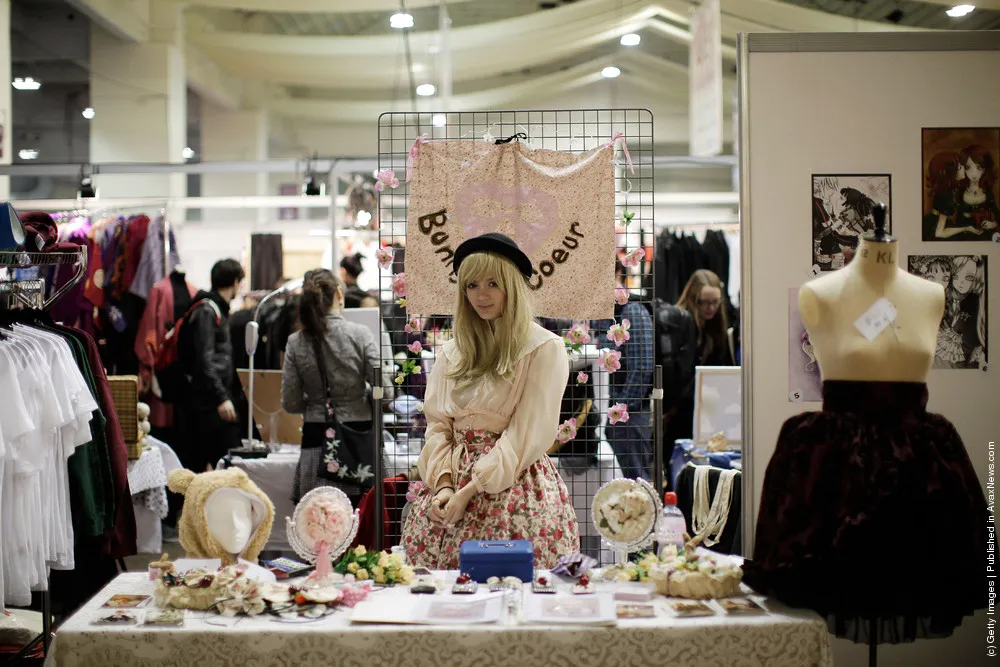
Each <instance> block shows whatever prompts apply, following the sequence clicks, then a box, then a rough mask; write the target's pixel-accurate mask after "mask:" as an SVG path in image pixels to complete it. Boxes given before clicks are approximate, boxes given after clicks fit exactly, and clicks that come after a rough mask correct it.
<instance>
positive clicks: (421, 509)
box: [402, 431, 580, 570]
mask: <svg viewBox="0 0 1000 667" xmlns="http://www.w3.org/2000/svg"><path fill="white" fill-rule="evenodd" d="M456 436H458V437H457V438H456V443H455V446H456V447H458V446H461V447H463V452H462V461H461V465H460V469H459V470H458V471H457V473H456V478H455V480H454V481H455V482H456V487H458V488H462V487H464V486H465V485H466V484H471V483H472V468H473V466H474V465H475V464H476V461H478V460H479V457H480V456H483V455H485V454H486V453H488V452H489V451H490V450H491V449H492V448H493V446H494V445H495V444H496V441H497V440H498V439H499V437H500V434H499V433H493V432H490V431H467V432H464V433H456ZM433 499H434V494H433V493H432V492H431V490H430V489H429V488H428V487H427V486H424V487H423V488H422V489H421V491H420V493H419V495H418V496H417V498H416V500H414V501H413V505H412V507H411V508H410V512H409V515H408V516H407V518H406V523H405V524H404V526H403V540H402V546H403V547H404V548H405V549H406V558H407V561H408V562H409V563H410V564H411V565H413V566H416V567H426V568H429V569H432V570H457V569H458V553H459V546H460V545H461V544H462V542H465V541H466V540H531V542H532V544H533V545H534V547H535V567H537V568H550V567H554V566H555V564H556V561H558V560H559V557H560V556H564V555H570V554H574V553H577V552H578V551H579V550H580V529H579V526H578V525H577V521H576V512H575V511H574V509H573V502H572V499H571V498H570V496H569V492H568V491H567V490H566V485H565V484H564V483H563V480H562V477H560V476H559V472H558V471H557V470H556V469H555V467H554V466H553V465H552V461H550V460H549V457H547V456H543V457H542V458H541V459H539V460H538V461H536V462H535V463H533V464H532V465H531V466H530V467H528V469H527V470H525V471H524V472H522V473H521V475H520V476H519V477H518V478H517V481H515V482H514V485H513V486H511V487H510V488H509V489H507V490H505V491H503V492H501V493H497V494H490V493H480V494H477V495H476V496H475V497H474V498H473V499H472V500H470V501H469V504H468V506H467V507H466V509H465V516H464V517H463V518H462V519H461V520H460V521H459V522H458V523H457V524H456V525H455V526H452V527H448V526H439V525H438V524H436V523H434V522H433V521H431V517H430V507H431V501H432V500H433Z"/></svg>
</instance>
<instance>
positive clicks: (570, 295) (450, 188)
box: [406, 140, 615, 319]
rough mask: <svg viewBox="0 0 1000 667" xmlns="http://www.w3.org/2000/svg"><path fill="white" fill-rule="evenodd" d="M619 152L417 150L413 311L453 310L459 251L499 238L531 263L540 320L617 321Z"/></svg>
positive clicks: (449, 145)
mask: <svg viewBox="0 0 1000 667" xmlns="http://www.w3.org/2000/svg"><path fill="white" fill-rule="evenodd" d="M614 177H615V170H614V148H613V144H612V145H604V146H600V147H598V148H595V149H593V150H590V151H588V152H587V153H583V154H577V153H568V152H564V151H551V150H532V149H531V148H529V147H528V146H526V145H524V144H522V143H520V142H517V141H515V142H511V143H507V144H499V145H497V144H490V143H486V142H480V141H467V140H465V141H431V142H427V143H423V144H421V145H420V146H419V149H418V151H417V153H416V156H415V159H414V162H413V175H412V180H411V182H410V200H409V213H408V217H407V228H406V307H407V310H408V311H409V312H411V313H419V314H421V315H451V314H454V311H455V295H456V291H457V278H456V276H455V275H454V274H453V273H452V261H453V258H454V254H455V249H456V248H458V246H459V244H460V243H462V241H464V240H465V239H468V238H471V237H473V236H478V235H480V234H485V233H487V232H500V233H502V234H506V235H507V236H509V237H511V238H512V239H514V240H515V241H516V242H517V244H518V245H519V246H520V247H521V249H522V250H523V251H524V252H525V253H526V254H527V255H528V256H529V257H530V258H531V263H532V266H533V267H534V273H533V274H532V276H531V279H530V280H529V281H528V285H529V287H530V288H531V291H532V293H533V296H534V302H535V311H536V314H537V315H540V316H545V317H561V318H572V319H602V318H611V317H613V316H614V288H615V282H614V280H615V277H614V257H615V225H614V216H615V182H614Z"/></svg>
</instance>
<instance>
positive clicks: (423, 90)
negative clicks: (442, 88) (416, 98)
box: [417, 83, 437, 97]
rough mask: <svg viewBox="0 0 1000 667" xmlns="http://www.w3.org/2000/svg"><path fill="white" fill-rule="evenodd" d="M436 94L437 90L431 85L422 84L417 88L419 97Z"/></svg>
mask: <svg viewBox="0 0 1000 667" xmlns="http://www.w3.org/2000/svg"><path fill="white" fill-rule="evenodd" d="M436 92H437V88H435V87H434V84H433V83H422V84H420V85H419V86H417V95H420V97H430V96H431V95H433V94H434V93H436Z"/></svg>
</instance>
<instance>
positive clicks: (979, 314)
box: [908, 255, 989, 368]
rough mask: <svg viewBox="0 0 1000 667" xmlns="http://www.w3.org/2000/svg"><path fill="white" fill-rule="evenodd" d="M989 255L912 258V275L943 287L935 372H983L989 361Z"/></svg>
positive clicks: (910, 261)
mask: <svg viewBox="0 0 1000 667" xmlns="http://www.w3.org/2000/svg"><path fill="white" fill-rule="evenodd" d="M986 259H987V257H986V255H910V257H909V267H908V268H909V271H910V273H912V274H914V275H917V276H920V277H921V278H926V279H927V280H930V281H932V282H936V283H938V284H939V285H941V286H942V287H944V294H945V307H944V316H943V317H942V318H941V328H940V329H939V330H938V339H937V350H936V352H935V354H934V368H982V367H983V366H985V365H986V360H987V342H988V335H987V334H988V332H987V324H986V323H987V322H988V321H989V313H987V312H986V304H987V302H988V297H987V290H986V286H987V279H986V278H987V276H986Z"/></svg>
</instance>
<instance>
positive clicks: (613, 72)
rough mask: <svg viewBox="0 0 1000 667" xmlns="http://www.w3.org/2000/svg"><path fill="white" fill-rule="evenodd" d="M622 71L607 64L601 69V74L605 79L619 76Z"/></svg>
mask: <svg viewBox="0 0 1000 667" xmlns="http://www.w3.org/2000/svg"><path fill="white" fill-rule="evenodd" d="M621 73H622V71H621V70H620V69H618V68H617V67H614V66H611V65H609V66H608V67H605V68H604V69H602V70H601V76H603V77H604V78H605V79H615V78H618V77H619V76H621Z"/></svg>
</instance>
